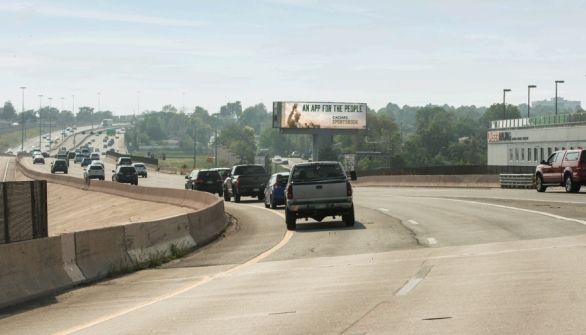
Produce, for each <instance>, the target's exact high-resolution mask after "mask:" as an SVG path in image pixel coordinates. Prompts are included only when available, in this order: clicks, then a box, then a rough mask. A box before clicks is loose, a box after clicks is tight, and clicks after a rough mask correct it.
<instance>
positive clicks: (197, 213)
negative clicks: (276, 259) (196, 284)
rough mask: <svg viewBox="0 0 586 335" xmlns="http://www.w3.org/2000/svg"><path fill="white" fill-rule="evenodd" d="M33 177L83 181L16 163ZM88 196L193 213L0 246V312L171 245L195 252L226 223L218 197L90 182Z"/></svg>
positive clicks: (99, 276) (59, 181) (64, 182)
mask: <svg viewBox="0 0 586 335" xmlns="http://www.w3.org/2000/svg"><path fill="white" fill-rule="evenodd" d="M16 165H17V169H18V170H19V171H20V172H21V173H22V174H23V175H24V176H26V177H28V178H31V179H44V180H47V181H48V182H50V183H56V184H61V185H65V186H69V187H75V188H79V189H82V188H84V186H85V183H84V180H83V179H80V178H74V177H70V176H64V175H56V174H45V173H41V172H37V171H33V170H31V169H29V168H27V167H26V166H25V165H23V164H21V163H20V161H18V160H17V163H16ZM88 192H102V193H108V194H114V195H118V196H123V197H128V198H132V199H137V200H143V201H153V202H159V203H167V204H171V205H175V206H183V207H188V208H191V209H193V212H191V213H187V214H181V215H176V216H172V217H168V218H163V219H159V220H154V221H148V222H138V223H132V224H127V225H124V226H116V227H109V228H102V229H94V230H87V231H81V232H76V233H71V234H64V235H61V236H54V237H48V238H42V239H36V240H30V241H25V242H20V243H11V244H4V245H0V308H3V307H7V306H11V305H14V304H17V303H20V302H24V301H27V300H30V299H34V298H37V297H40V296H44V295H50V294H53V293H55V292H58V291H61V290H64V289H68V288H71V287H73V286H75V285H77V284H80V283H88V282H94V281H97V280H100V279H102V278H104V277H106V276H107V275H108V272H109V271H110V270H111V269H112V268H113V267H124V266H132V265H133V264H135V263H136V262H137V261H141V260H144V259H146V258H148V257H149V255H152V254H157V253H167V252H168V251H169V250H170V246H171V245H172V244H175V245H176V246H180V247H185V248H190V249H195V248H197V247H200V246H202V245H204V244H206V243H209V242H211V241H213V240H214V239H215V238H217V236H219V233H220V232H221V231H223V230H224V229H225V227H226V225H227V224H228V220H227V218H226V215H225V212H224V202H223V200H222V199H220V198H217V197H215V196H214V195H212V194H209V193H203V192H193V191H185V190H180V189H157V190H156V192H153V189H149V188H147V187H141V186H130V185H124V184H118V183H112V182H106V181H92V182H91V185H90V187H89V189H88Z"/></svg>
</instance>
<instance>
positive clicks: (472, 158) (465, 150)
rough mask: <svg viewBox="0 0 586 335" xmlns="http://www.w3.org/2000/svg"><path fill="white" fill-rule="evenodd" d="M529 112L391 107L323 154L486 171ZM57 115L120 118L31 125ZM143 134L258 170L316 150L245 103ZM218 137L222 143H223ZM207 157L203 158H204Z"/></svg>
mask: <svg viewBox="0 0 586 335" xmlns="http://www.w3.org/2000/svg"><path fill="white" fill-rule="evenodd" d="M526 108H527V105H526V104H522V105H519V106H515V105H512V104H507V105H506V109H503V104H502V103H495V104H493V105H491V106H490V107H476V106H460V107H454V106H449V105H443V106H438V105H427V106H407V105H405V106H403V107H399V106H398V105H396V104H393V103H388V104H387V105H386V106H385V107H383V108H381V109H379V110H372V109H369V110H368V111H367V124H368V127H367V128H368V129H366V130H361V131H360V132H359V133H358V134H357V135H336V136H334V137H333V145H332V146H331V147H324V146H323V145H322V146H320V147H321V148H322V151H320V158H321V159H325V158H327V159H335V160H342V155H344V154H354V153H356V152H377V153H381V154H382V155H384V156H385V157H390V162H391V164H392V166H391V167H392V168H407V167H421V166H442V165H485V164H486V162H487V132H488V129H489V124H490V122H491V121H494V120H502V119H518V118H521V117H522V115H525V116H526V114H525V111H526ZM580 112H583V110H582V109H581V108H578V109H576V110H570V109H567V110H561V109H560V110H558V113H559V114H564V113H580ZM552 114H553V108H551V107H549V109H548V107H546V106H540V107H538V108H532V109H531V116H540V115H552ZM49 115H51V118H52V119H54V120H65V122H68V123H69V122H74V121H90V118H93V120H94V122H95V123H97V122H99V121H100V120H102V119H107V118H114V117H113V116H112V112H110V111H103V112H94V109H93V108H90V107H80V108H79V110H78V112H77V113H76V114H75V115H73V113H71V112H70V111H66V110H65V111H59V110H57V109H56V108H49V107H43V108H41V109H40V110H28V111H25V112H24V113H23V114H22V116H24V118H25V119H26V120H32V121H36V119H37V118H38V117H39V116H40V117H41V118H42V119H43V120H47V118H48V117H49ZM0 118H4V119H7V120H16V119H20V116H17V113H16V111H15V110H14V107H13V106H12V104H11V103H10V102H9V101H8V102H6V103H5V104H4V107H3V108H2V110H1V111H0ZM131 122H132V123H133V125H135V127H133V128H132V129H129V130H128V131H127V134H126V136H125V138H126V140H127V141H129V142H135V143H140V144H154V143H158V144H161V143H163V142H165V141H167V140H176V141H177V142H178V144H179V148H180V150H182V151H185V152H193V149H194V146H197V148H206V147H207V145H208V144H209V143H210V141H212V140H213V139H215V140H217V141H218V143H219V144H220V145H224V146H226V147H228V148H229V149H230V150H231V151H232V152H233V153H234V154H237V155H239V156H240V157H241V159H242V162H253V161H254V156H255V155H256V154H258V153H259V151H260V149H265V150H263V152H266V151H267V150H268V153H269V156H271V157H272V156H275V155H281V156H288V155H290V154H291V152H293V151H299V152H307V151H309V150H311V148H312V137H311V135H283V134H280V133H279V130H278V129H276V128H273V127H272V113H271V112H269V111H267V109H266V106H265V105H264V104H262V103H259V104H256V105H254V106H250V107H247V108H243V107H242V104H241V103H240V101H236V102H228V103H227V104H226V105H224V106H221V108H220V110H219V111H218V112H217V113H210V112H209V111H208V110H206V109H205V108H203V107H200V106H197V107H195V108H194V109H193V111H179V110H178V109H177V108H176V107H174V106H172V105H165V106H163V107H162V108H161V110H158V111H157V110H147V111H144V112H143V113H142V114H140V115H138V116H135V117H134V118H133V120H132V121H131ZM216 135H217V136H216ZM199 152H201V151H199ZM373 157H374V158H372V159H371V160H369V161H368V162H363V164H362V165H361V164H359V168H362V169H366V168H368V169H371V168H382V167H388V166H386V164H388V161H386V160H384V159H379V158H377V157H378V156H373Z"/></svg>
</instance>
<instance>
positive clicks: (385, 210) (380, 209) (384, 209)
mask: <svg viewBox="0 0 586 335" xmlns="http://www.w3.org/2000/svg"><path fill="white" fill-rule="evenodd" d="M378 210H379V211H383V212H388V211H389V210H388V209H386V208H379V209H378Z"/></svg>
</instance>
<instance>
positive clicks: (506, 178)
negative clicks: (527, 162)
mask: <svg viewBox="0 0 586 335" xmlns="http://www.w3.org/2000/svg"><path fill="white" fill-rule="evenodd" d="M499 179H500V182H501V187H502V188H533V174H501V175H500V178H499Z"/></svg>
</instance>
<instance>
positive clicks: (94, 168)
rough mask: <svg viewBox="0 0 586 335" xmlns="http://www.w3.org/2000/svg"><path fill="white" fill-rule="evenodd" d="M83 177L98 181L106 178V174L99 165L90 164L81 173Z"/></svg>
mask: <svg viewBox="0 0 586 335" xmlns="http://www.w3.org/2000/svg"><path fill="white" fill-rule="evenodd" d="M83 177H84V178H86V179H87V178H89V179H94V178H95V179H100V180H104V179H105V178H106V172H105V171H104V167H103V166H102V165H101V164H90V165H88V166H87V167H86V168H85V169H84V171H83Z"/></svg>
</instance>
